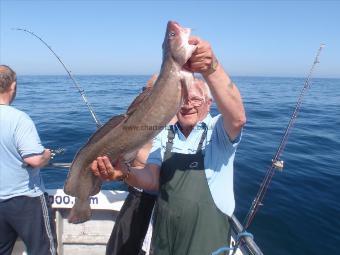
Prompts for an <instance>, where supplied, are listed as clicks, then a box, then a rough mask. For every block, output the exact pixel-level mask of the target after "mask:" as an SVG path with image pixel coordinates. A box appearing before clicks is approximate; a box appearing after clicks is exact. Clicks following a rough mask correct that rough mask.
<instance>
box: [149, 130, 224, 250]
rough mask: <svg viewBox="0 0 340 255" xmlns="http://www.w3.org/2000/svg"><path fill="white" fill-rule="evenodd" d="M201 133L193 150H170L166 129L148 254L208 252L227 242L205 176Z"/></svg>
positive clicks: (221, 218)
mask: <svg viewBox="0 0 340 255" xmlns="http://www.w3.org/2000/svg"><path fill="white" fill-rule="evenodd" d="M206 134H207V129H206V128H205V131H204V132H203V134H202V137H201V141H200V144H199V146H198V148H197V153H196V154H181V153H173V152H171V149H172V140H173V138H174V136H175V133H174V131H173V130H172V129H170V130H169V134H168V142H167V145H166V147H167V148H166V152H165V154H164V162H163V164H162V167H161V174H160V195H159V198H158V200H157V206H156V211H155V217H156V218H155V227H154V232H153V233H154V235H153V240H152V248H151V254H153V255H210V254H211V253H212V252H213V251H215V250H217V249H218V248H220V247H222V246H226V245H229V242H230V228H229V221H228V218H227V216H226V215H225V214H223V213H222V212H221V211H220V210H219V209H217V207H216V205H215V203H214V201H213V198H212V196H211V193H210V189H209V186H208V183H207V180H206V176H205V171H204V157H203V154H202V144H203V141H204V139H205V137H206Z"/></svg>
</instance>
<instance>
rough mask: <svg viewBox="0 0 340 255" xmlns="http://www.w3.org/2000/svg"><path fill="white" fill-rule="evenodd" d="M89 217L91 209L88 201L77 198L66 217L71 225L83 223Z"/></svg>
mask: <svg viewBox="0 0 340 255" xmlns="http://www.w3.org/2000/svg"><path fill="white" fill-rule="evenodd" d="M90 217H91V207H90V203H89V201H88V200H87V199H86V200H82V199H79V198H76V199H75V203H74V206H73V207H72V209H71V212H70V214H69V216H68V218H67V219H68V222H69V223H73V224H79V223H83V222H85V221H88V220H89V219H90Z"/></svg>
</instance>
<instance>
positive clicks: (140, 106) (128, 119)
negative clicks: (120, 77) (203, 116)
mask: <svg viewBox="0 0 340 255" xmlns="http://www.w3.org/2000/svg"><path fill="white" fill-rule="evenodd" d="M189 35H190V29H187V28H182V27H181V26H180V25H179V24H178V23H177V22H173V21H169V22H168V25H167V30H166V34H165V39H164V42H163V45H162V46H163V61H162V66H161V70H160V73H159V76H158V78H157V80H156V82H155V84H154V87H153V88H152V90H151V89H147V90H146V91H144V92H143V93H142V94H141V95H139V97H138V98H136V99H135V101H134V104H133V105H131V106H130V107H129V109H128V111H127V112H126V113H125V114H124V115H119V116H115V117H113V118H112V119H111V120H109V121H108V122H107V123H106V124H105V125H104V126H103V127H101V128H100V129H98V130H97V131H96V132H95V133H94V134H93V135H92V136H91V138H90V139H89V141H88V142H87V144H86V145H85V146H84V147H83V148H81V149H80V150H79V151H78V153H77V154H76V156H75V158H74V160H73V162H72V165H71V168H70V171H69V174H68V177H67V180H66V182H65V186H64V191H65V193H66V194H69V195H71V196H74V197H76V203H75V205H74V206H73V208H72V210H71V212H70V215H69V222H72V223H81V222H84V221H86V220H88V219H89V218H90V216H91V210H90V206H89V202H88V198H89V196H92V195H95V194H97V193H98V192H99V191H100V187H101V180H100V178H98V177H96V176H94V175H93V174H92V171H91V170H90V164H91V163H92V162H93V161H94V160H95V159H96V158H97V157H99V156H103V155H107V156H109V157H110V159H111V160H112V161H114V160H116V159H117V158H118V157H119V156H123V157H124V158H125V159H126V160H129V157H131V155H133V154H134V152H136V151H137V150H138V149H139V148H141V147H142V146H143V145H144V144H145V143H147V142H148V141H149V140H150V139H152V138H153V137H155V136H156V135H157V134H158V133H159V132H160V131H161V130H162V128H163V127H165V126H166V124H167V123H169V121H170V120H171V119H172V117H173V116H174V115H175V114H176V113H177V111H178V109H179V107H180V105H181V101H182V87H183V85H185V84H186V83H187V81H186V80H187V79H188V77H192V74H186V73H185V71H183V70H182V67H183V65H184V64H185V63H186V61H187V60H188V59H189V58H190V56H191V54H192V52H193V51H194V50H195V46H193V45H189V44H188V39H189Z"/></svg>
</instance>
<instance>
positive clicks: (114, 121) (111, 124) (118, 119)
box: [84, 114, 127, 147]
mask: <svg viewBox="0 0 340 255" xmlns="http://www.w3.org/2000/svg"><path fill="white" fill-rule="evenodd" d="M125 119H127V116H126V115H125V114H120V115H116V116H113V117H112V118H111V119H110V120H109V121H108V122H106V123H105V124H104V125H103V126H102V127H101V128H99V129H98V130H97V131H96V132H95V133H94V134H93V135H92V136H91V137H90V139H89V140H88V142H87V144H86V145H88V144H94V143H96V142H98V141H99V140H100V139H102V138H103V137H104V136H105V135H106V134H107V133H108V132H109V131H110V130H111V129H113V128H115V127H116V126H118V125H119V124H120V123H122V122H124V120H125ZM84 147H85V146H84Z"/></svg>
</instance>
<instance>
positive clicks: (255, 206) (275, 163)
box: [211, 44, 324, 255]
mask: <svg viewBox="0 0 340 255" xmlns="http://www.w3.org/2000/svg"><path fill="white" fill-rule="evenodd" d="M323 47H324V44H321V45H320V47H319V49H318V51H317V54H316V56H315V58H314V62H313V65H312V67H311V69H310V70H309V74H308V76H307V78H306V80H305V83H304V86H303V88H302V90H301V92H300V95H299V98H298V100H297V103H296V106H295V109H294V111H293V114H292V116H291V118H290V120H289V122H288V126H287V128H286V130H285V132H284V135H283V137H282V139H281V142H280V144H279V147H278V149H277V151H276V153H275V155H274V158H273V159H272V164H271V166H270V167H269V168H268V170H267V173H266V175H265V177H264V179H263V181H262V184H261V186H260V189H259V191H258V193H257V195H256V197H255V199H254V200H253V202H252V205H251V207H250V209H249V211H248V214H247V216H246V218H245V220H244V223H243V228H240V229H239V230H238V235H237V236H236V240H235V244H233V245H232V246H230V247H229V246H225V247H221V248H219V249H218V250H216V251H214V252H213V253H212V254H211V255H218V254H221V253H222V252H229V251H233V252H232V255H234V254H236V251H237V249H238V247H239V246H240V245H241V244H242V243H243V242H246V240H249V238H250V239H253V235H252V234H250V233H249V232H247V229H248V227H249V225H250V223H251V222H252V220H253V219H254V217H255V214H256V212H257V211H258V210H259V207H260V205H262V201H263V198H264V195H265V194H266V191H267V189H268V186H269V183H270V181H271V179H272V178H273V176H274V173H275V169H277V170H279V171H282V170H283V160H280V156H281V155H282V153H283V151H284V149H285V147H286V144H287V141H288V137H289V135H290V133H291V131H292V129H293V126H294V123H295V121H296V118H297V114H298V112H299V110H300V107H301V103H302V99H303V97H304V95H305V93H306V91H307V89H308V88H310V80H311V77H312V73H313V71H314V69H315V66H316V64H318V63H319V55H320V53H321V50H322V49H323ZM241 226H242V225H241ZM252 254H253V253H252ZM255 254H262V252H261V251H256V253H255Z"/></svg>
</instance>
